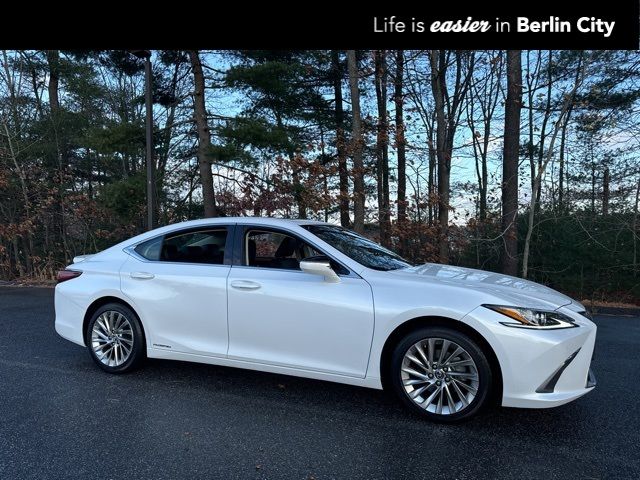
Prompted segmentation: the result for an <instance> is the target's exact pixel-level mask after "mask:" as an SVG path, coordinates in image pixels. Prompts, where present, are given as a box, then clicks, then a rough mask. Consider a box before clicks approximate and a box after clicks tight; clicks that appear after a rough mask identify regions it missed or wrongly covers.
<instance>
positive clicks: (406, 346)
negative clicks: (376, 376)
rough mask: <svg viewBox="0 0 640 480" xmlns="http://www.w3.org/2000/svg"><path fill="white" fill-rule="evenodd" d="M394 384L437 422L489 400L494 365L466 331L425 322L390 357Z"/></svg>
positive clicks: (411, 403)
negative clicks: (425, 323) (462, 331)
mask: <svg viewBox="0 0 640 480" xmlns="http://www.w3.org/2000/svg"><path fill="white" fill-rule="evenodd" d="M389 374H390V376H391V385H392V387H393V389H394V391H395V392H396V394H397V395H398V396H399V397H400V399H401V400H402V402H403V403H404V404H405V405H407V406H408V407H409V409H411V410H412V411H414V412H416V413H418V414H419V415H422V416H424V417H427V418H429V419H430V420H434V421H438V422H447V423H452V422H457V421H462V420H466V419H468V418H470V417H472V416H473V415H475V414H476V413H477V412H478V411H479V410H480V409H481V408H482V407H483V406H484V405H485V404H486V403H487V401H488V399H489V392H490V389H491V382H492V377H491V368H490V366H489V362H488V361H487V358H486V356H485V354H484V353H483V351H482V349H481V348H480V347H479V346H478V345H477V344H476V343H475V342H474V341H473V340H472V339H471V338H469V337H468V336H467V335H464V334H462V333H460V332H458V331H456V330H453V329H449V328H444V327H424V328H420V329H418V330H415V331H413V332H411V333H409V334H408V335H406V336H405V337H404V338H403V339H402V340H401V341H400V342H399V343H398V344H397V345H396V347H395V349H394V351H393V354H392V357H391V369H390V372H389Z"/></svg>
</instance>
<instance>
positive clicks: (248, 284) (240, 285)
mask: <svg viewBox="0 0 640 480" xmlns="http://www.w3.org/2000/svg"><path fill="white" fill-rule="evenodd" d="M231 286H232V287H233V288H237V289H238V290H257V289H259V288H260V287H261V286H262V285H260V284H259V283H256V282H252V281H250V280H234V281H232V282H231Z"/></svg>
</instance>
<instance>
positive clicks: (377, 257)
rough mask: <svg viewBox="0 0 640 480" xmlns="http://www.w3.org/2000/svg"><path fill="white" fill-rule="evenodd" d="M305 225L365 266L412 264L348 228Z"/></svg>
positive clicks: (389, 267) (382, 267) (383, 267)
mask: <svg viewBox="0 0 640 480" xmlns="http://www.w3.org/2000/svg"><path fill="white" fill-rule="evenodd" d="M303 227H304V228H306V229H307V230H309V231H310V232H311V233H313V234H314V235H316V236H317V237H318V238H320V239H322V240H324V241H325V242H327V243H328V244H329V245H331V246H332V247H333V248H335V249H336V250H339V251H340V252H342V253H344V254H345V255H346V256H347V257H349V258H351V259H352V260H355V261H356V262H358V263H359V264H361V265H364V266H365V267H368V268H372V269H374V270H397V269H399V268H406V267H410V266H411V264H410V263H409V262H407V261H406V260H405V259H403V258H402V257H401V256H400V255H398V254H396V253H393V252H392V251H391V250H387V249H386V248H384V247H381V246H380V245H378V244H377V243H375V242H372V241H371V240H369V239H368V238H364V237H361V236H360V235H358V234H357V233H355V232H352V231H350V230H347V229H346V228H342V227H337V226H333V225H304V226H303Z"/></svg>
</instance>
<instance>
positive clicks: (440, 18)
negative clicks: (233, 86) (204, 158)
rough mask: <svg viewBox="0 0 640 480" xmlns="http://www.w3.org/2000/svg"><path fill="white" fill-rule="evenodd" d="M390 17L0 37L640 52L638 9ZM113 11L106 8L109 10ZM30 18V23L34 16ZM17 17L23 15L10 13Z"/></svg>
mask: <svg viewBox="0 0 640 480" xmlns="http://www.w3.org/2000/svg"><path fill="white" fill-rule="evenodd" d="M407 3H408V2H404V4H402V5H400V4H398V5H397V6H394V5H393V2H392V4H391V5H386V6H384V7H382V8H374V7H366V6H356V4H352V5H350V6H349V9H348V11H346V10H344V6H345V4H344V3H336V2H328V1H324V2H322V1H316V2H306V3H304V4H302V3H300V4H297V5H296V6H291V5H286V4H279V3H277V2H273V3H270V4H269V5H264V4H263V5H262V6H259V7H253V6H250V5H249V4H247V5H242V6H240V5H238V6H237V7H236V9H235V11H233V6H230V7H229V6H227V8H226V9H225V10H222V9H221V10H220V11H217V10H216V9H215V8H214V7H215V5H206V6H199V5H197V4H175V5H173V6H172V8H171V9H169V10H164V9H163V8H162V7H158V8H157V10H154V9H153V8H150V7H143V6H141V5H136V6H132V5H128V6H117V5H115V4H109V5H108V6H109V8H108V9H106V11H104V12H101V13H100V14H91V15H85V17H86V18H84V19H83V18H82V16H83V15H82V12H74V14H73V15H69V16H68V17H67V16H65V15H58V16H56V18H55V19H51V18H45V16H44V15H42V16H39V17H37V18H31V14H30V13H27V12H25V13H24V14H23V15H24V17H25V18H29V22H17V23H18V24H21V25H24V26H25V28H24V32H23V34H20V35H17V34H16V33H15V30H14V29H11V31H9V29H6V30H5V31H4V32H0V45H2V46H3V48H133V47H137V48H145V49H224V48H254V49H258V48H275V49H277V48H341V49H347V48H461V49H472V48H473V49H493V48H495V49H502V48H517V49H527V48H536V49H538V48H542V49H637V48H638V47H639V31H638V22H639V2H638V0H633V1H625V2H600V3H598V4H588V5H587V4H585V5H584V6H581V5H580V4H579V3H574V4H572V5H567V4H562V3H561V2H560V1H556V2H549V1H536V2H528V3H525V2H518V3H517V4H512V5H509V6H507V7H502V6H498V5H496V4H487V3H482V2H474V3H471V4H467V3H464V2H460V1H457V2H449V3H446V4H444V5H440V6H438V7H432V6H431V5H429V4H428V3H427V2H425V3H427V5H424V4H422V5H419V6H418V5H411V6H409V5H407ZM105 8H106V6H105ZM27 15H29V17H27ZM12 16H13V17H14V18H16V17H18V18H19V17H20V16H21V14H20V13H17V12H16V13H12Z"/></svg>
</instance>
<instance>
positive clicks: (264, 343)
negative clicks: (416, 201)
mask: <svg viewBox="0 0 640 480" xmlns="http://www.w3.org/2000/svg"><path fill="white" fill-rule="evenodd" d="M58 280H59V283H58V285H57V287H56V292H55V309H56V320H55V326H56V331H57V332H58V333H59V334H60V335H61V336H62V337H64V338H66V339H67V340H70V341H72V342H74V343H77V344H78V345H82V346H85V347H87V349H88V351H89V353H90V355H91V357H92V358H93V360H94V361H95V363H96V364H97V365H98V366H99V367H100V368H102V369H103V370H105V371H106V372H109V373H124V372H128V371H130V370H132V369H134V368H135V367H137V366H138V365H139V364H140V363H141V362H142V361H143V360H144V359H145V358H147V357H148V358H164V359H173V360H185V361H191V362H201V363H208V364H214V365H224V366H231V367H239V368H248V369H253V370H261V371H266V372H274V373H279V374H286V375H297V376H300V377H308V378H314V379H319V380H328V381H333V382H340V383H347V384H351V385H358V386H361V387H369V388H377V389H380V388H383V387H385V388H389V389H391V390H393V391H394V392H395V394H397V396H398V397H399V399H400V400H401V401H402V402H403V403H404V404H405V405H406V406H407V407H408V408H409V409H411V410H413V411H414V412H417V413H418V414H421V415H423V416H425V417H427V418H429V419H432V420H436V421H441V422H455V421H459V420H463V419H466V418H469V417H471V416H473V415H474V414H476V413H477V412H478V411H479V410H481V409H482V407H483V406H485V405H487V404H488V403H489V402H491V401H492V400H495V401H496V402H497V403H499V404H501V405H503V406H507V407H527V408H547V407H554V406H557V405H562V404H565V403H567V402H570V401H572V400H575V399H576V398H578V397H580V396H582V395H584V394H585V393H587V392H589V391H591V390H592V389H593V387H594V386H595V379H594V376H593V374H592V373H591V371H590V368H589V365H590V362H591V356H592V354H593V348H594V342H595V338H596V327H595V325H594V324H593V323H592V322H591V321H590V320H589V318H588V314H587V312H586V310H585V308H584V307H583V306H582V305H581V304H580V303H578V302H576V301H575V300H572V299H571V298H569V297H566V296H564V295H562V294H560V293H558V292H556V291H554V290H552V289H550V288H547V287H545V286H542V285H539V284H536V283H533V282H529V281H526V280H522V279H520V278H514V277H509V276H505V275H501V274H498V273H492V272H485V271H481V270H472V269H468V268H459V267H453V266H448V265H437V264H424V265H411V264H409V263H408V262H407V261H405V260H403V259H402V258H401V257H399V256H398V255H396V254H395V253H393V252H391V251H389V250H387V249H385V248H383V247H381V246H380V245H378V244H376V243H374V242H372V241H371V240H368V239H366V238H364V237H361V236H360V235H357V234H356V233H354V232H351V231H349V230H347V229H344V228H341V227H338V226H334V225H330V224H328V223H322V222H316V221H308V220H282V219H273V218H218V219H205V220H196V221H190V222H184V223H180V224H176V225H171V226H167V227H163V228H159V229H157V230H153V231H151V232H147V233H144V234H142V235H139V236H137V237H134V238H132V239H130V240H127V241H125V242H123V243H120V244H118V245H116V246H114V247H111V248H108V249H107V250H104V251H102V252H100V253H97V254H95V255H84V256H80V257H76V258H74V262H73V264H71V265H70V266H68V267H67V268H66V269H65V270H62V271H60V272H59V274H58Z"/></svg>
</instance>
